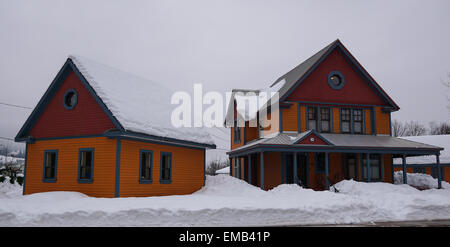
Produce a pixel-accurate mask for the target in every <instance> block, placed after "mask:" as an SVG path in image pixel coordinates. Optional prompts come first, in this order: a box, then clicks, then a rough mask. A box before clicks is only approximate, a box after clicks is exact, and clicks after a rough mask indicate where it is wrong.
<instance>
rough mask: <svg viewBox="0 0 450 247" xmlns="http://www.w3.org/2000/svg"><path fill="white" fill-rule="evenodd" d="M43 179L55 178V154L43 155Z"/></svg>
mask: <svg viewBox="0 0 450 247" xmlns="http://www.w3.org/2000/svg"><path fill="white" fill-rule="evenodd" d="M44 166H45V168H44V178H48V179H54V178H56V153H55V152H48V153H46V154H45V164H44Z"/></svg>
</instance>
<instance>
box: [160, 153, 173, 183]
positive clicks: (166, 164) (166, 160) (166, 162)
mask: <svg viewBox="0 0 450 247" xmlns="http://www.w3.org/2000/svg"><path fill="white" fill-rule="evenodd" d="M170 158H171V156H170V155H167V154H163V155H162V156H161V159H162V162H161V165H162V168H161V173H162V174H161V176H162V179H163V180H170V170H171V160H170Z"/></svg>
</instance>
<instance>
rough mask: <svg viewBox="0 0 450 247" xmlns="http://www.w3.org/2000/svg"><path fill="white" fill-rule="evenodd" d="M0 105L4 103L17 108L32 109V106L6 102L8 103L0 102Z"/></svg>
mask: <svg viewBox="0 0 450 247" xmlns="http://www.w3.org/2000/svg"><path fill="white" fill-rule="evenodd" d="M0 105H6V106H11V107H17V108H23V109H30V110H33V108H32V107H28V106H21V105H14V104H8V103H3V102H0Z"/></svg>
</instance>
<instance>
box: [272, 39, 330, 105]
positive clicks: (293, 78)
mask: <svg viewBox="0 0 450 247" xmlns="http://www.w3.org/2000/svg"><path fill="white" fill-rule="evenodd" d="M336 42H338V40H335V41H333V43H331V44H329V45H327V46H326V47H325V48H323V49H322V50H320V51H319V52H317V53H316V54H314V55H313V56H311V57H310V58H308V59H306V60H305V61H304V62H303V63H301V64H299V65H298V66H296V67H295V68H293V69H292V70H290V71H289V72H287V73H286V74H284V75H282V76H280V78H278V79H277V80H276V81H275V82H274V83H273V84H272V85H271V87H273V86H275V85H276V84H277V83H280V82H281V81H283V80H285V81H286V82H285V83H284V85H283V87H281V88H280V90H278V92H279V94H280V97H281V96H282V95H284V94H285V93H286V92H287V91H288V90H289V89H290V88H291V87H292V86H293V85H294V84H295V83H296V82H297V81H298V80H299V79H300V78H301V77H302V76H303V75H305V74H306V72H308V71H309V69H311V67H312V66H314V64H316V63H317V62H318V61H319V60H320V58H321V57H322V56H323V55H325V53H327V51H328V50H329V49H330V48H331V47H332V46H333V45H334V44H335V43H336Z"/></svg>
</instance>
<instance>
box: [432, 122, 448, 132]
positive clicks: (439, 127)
mask: <svg viewBox="0 0 450 247" xmlns="http://www.w3.org/2000/svg"><path fill="white" fill-rule="evenodd" d="M430 134H431V135H448V134H450V124H449V123H445V122H443V123H436V122H431V123H430Z"/></svg>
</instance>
